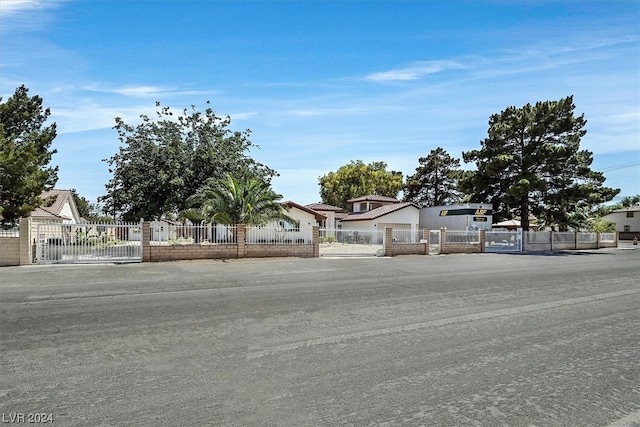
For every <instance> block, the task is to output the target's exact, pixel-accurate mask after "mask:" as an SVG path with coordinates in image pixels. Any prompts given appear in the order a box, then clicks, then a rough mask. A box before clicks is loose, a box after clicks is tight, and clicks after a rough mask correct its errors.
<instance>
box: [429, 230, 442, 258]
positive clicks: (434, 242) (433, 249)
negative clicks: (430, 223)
mask: <svg viewBox="0 0 640 427" xmlns="http://www.w3.org/2000/svg"><path fill="white" fill-rule="evenodd" d="M439 253H440V230H429V254H430V255H438V254H439Z"/></svg>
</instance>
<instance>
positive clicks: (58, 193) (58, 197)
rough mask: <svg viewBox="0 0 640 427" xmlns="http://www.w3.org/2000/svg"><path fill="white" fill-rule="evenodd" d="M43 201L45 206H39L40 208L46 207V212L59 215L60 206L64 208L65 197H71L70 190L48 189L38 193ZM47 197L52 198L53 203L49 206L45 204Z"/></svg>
mask: <svg viewBox="0 0 640 427" xmlns="http://www.w3.org/2000/svg"><path fill="white" fill-rule="evenodd" d="M40 197H42V198H43V199H44V201H45V206H44V207H40V209H43V208H44V209H46V210H47V212H51V213H54V214H55V215H60V212H62V208H64V202H65V201H66V200H67V198H69V197H71V190H55V189H54V190H49V191H45V192H44V193H42V194H41V195H40ZM49 198H52V199H53V203H52V204H51V205H50V206H46V204H47V202H48V200H47V199H49ZM32 216H33V215H32Z"/></svg>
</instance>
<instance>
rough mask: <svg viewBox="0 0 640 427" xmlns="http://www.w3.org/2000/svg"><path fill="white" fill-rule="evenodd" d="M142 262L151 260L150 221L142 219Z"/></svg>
mask: <svg viewBox="0 0 640 427" xmlns="http://www.w3.org/2000/svg"><path fill="white" fill-rule="evenodd" d="M140 244H141V245H142V262H150V261H151V223H150V222H149V221H144V222H143V223H142V242H140Z"/></svg>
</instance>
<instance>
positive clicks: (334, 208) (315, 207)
mask: <svg viewBox="0 0 640 427" xmlns="http://www.w3.org/2000/svg"><path fill="white" fill-rule="evenodd" d="M305 206H306V207H308V208H309V209H313V210H314V211H333V212H340V211H341V210H342V208H339V207H337V206H332V205H328V204H326V203H311V204H308V205H305Z"/></svg>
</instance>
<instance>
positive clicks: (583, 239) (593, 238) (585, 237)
mask: <svg viewBox="0 0 640 427" xmlns="http://www.w3.org/2000/svg"><path fill="white" fill-rule="evenodd" d="M576 239H577V242H578V243H596V242H597V241H598V235H597V234H596V233H576Z"/></svg>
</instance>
